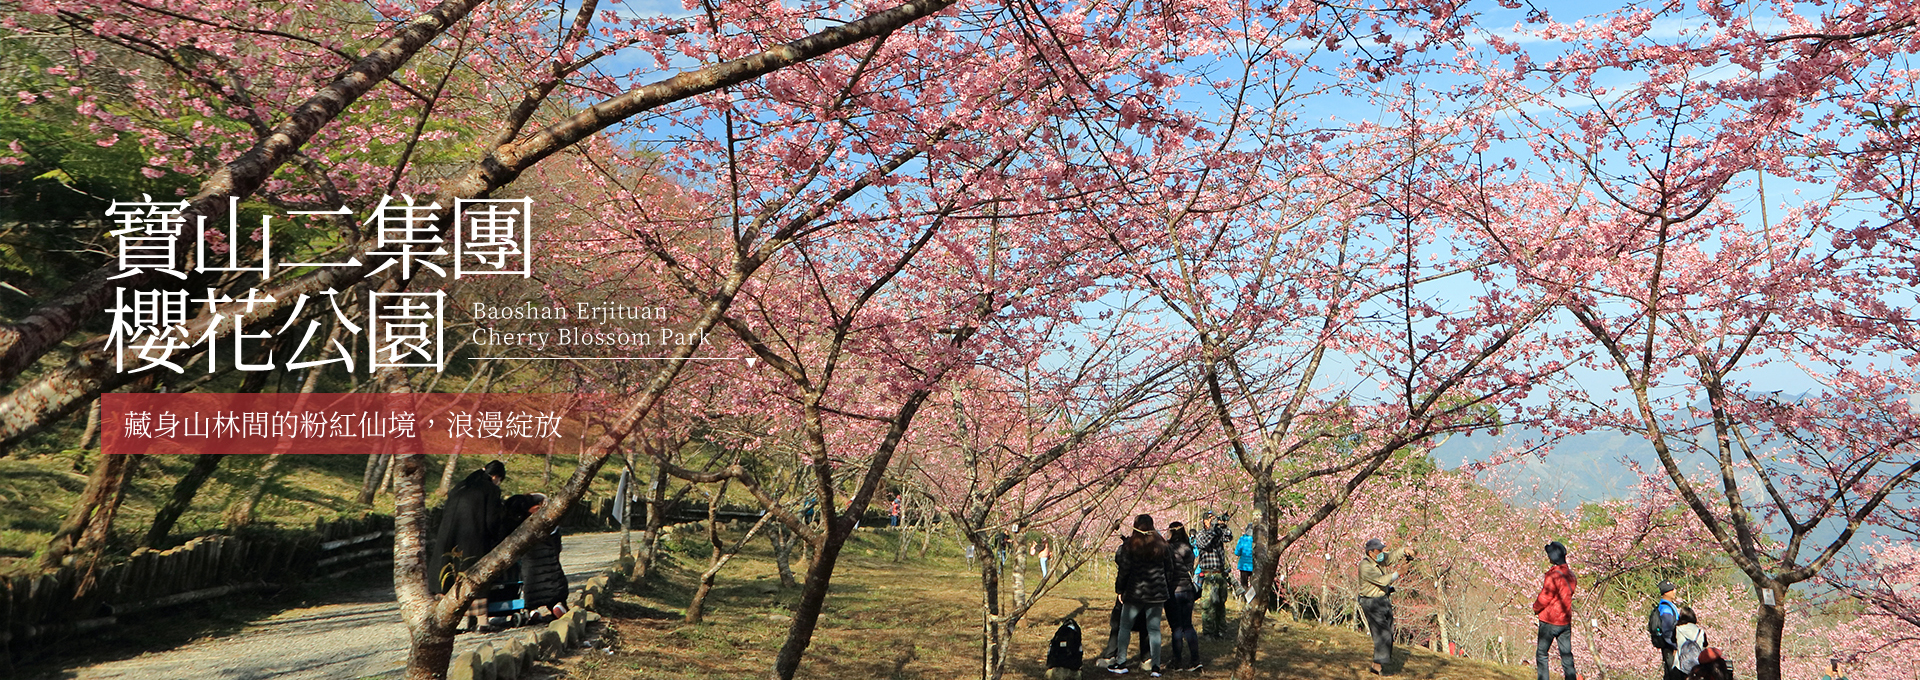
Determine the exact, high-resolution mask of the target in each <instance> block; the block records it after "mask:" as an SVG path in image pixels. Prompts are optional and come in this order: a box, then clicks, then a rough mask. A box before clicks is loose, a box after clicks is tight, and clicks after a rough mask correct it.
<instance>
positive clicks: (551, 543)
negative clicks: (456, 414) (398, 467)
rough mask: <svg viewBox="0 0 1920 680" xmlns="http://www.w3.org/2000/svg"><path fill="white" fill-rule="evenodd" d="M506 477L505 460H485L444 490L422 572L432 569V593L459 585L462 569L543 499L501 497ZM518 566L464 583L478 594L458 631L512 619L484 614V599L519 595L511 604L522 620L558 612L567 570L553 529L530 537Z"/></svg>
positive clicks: (486, 629) (485, 629)
mask: <svg viewBox="0 0 1920 680" xmlns="http://www.w3.org/2000/svg"><path fill="white" fill-rule="evenodd" d="M506 477H507V467H506V465H505V464H503V463H501V462H500V461H497V460H495V461H491V462H488V463H487V464H486V466H485V467H483V468H481V469H479V470H475V471H473V472H472V473H471V474H468V475H467V477H466V478H465V479H463V480H461V481H460V483H459V484H458V485H455V486H454V487H453V489H452V490H450V491H448V492H447V503H446V505H445V506H443V507H442V509H441V513H440V525H439V527H438V528H437V530H436V531H435V532H434V542H433V547H432V551H431V552H430V553H429V555H431V558H430V560H429V563H428V565H427V568H428V570H429V572H428V573H430V574H433V578H432V579H431V580H430V582H429V585H431V586H432V587H433V592H434V593H436V594H438V593H447V592H453V591H454V590H455V588H456V587H457V586H458V585H459V584H460V576H461V574H462V573H464V572H466V571H467V570H468V569H469V568H471V567H472V566H473V565H474V563H476V562H478V561H479V560H480V558H481V557H483V556H485V555H486V554H487V553H488V552H491V551H492V550H493V548H494V546H496V545H499V543H500V541H501V540H502V539H505V538H506V537H507V535H508V534H511V533H513V530H514V529H517V528H519V526H520V523H521V522H524V521H526V519H527V518H528V517H532V516H533V513H535V512H539V511H540V508H541V506H542V505H544V504H546V501H547V497H546V496H545V495H543V494H537V493H531V494H518V495H514V496H509V497H507V498H505V499H504V500H503V499H502V498H501V497H500V495H501V491H500V484H501V483H502V482H504V481H505V480H506ZM518 567H519V569H517V570H509V571H508V573H507V575H505V576H502V577H500V578H498V579H496V580H495V581H494V582H493V583H480V584H470V585H471V587H472V592H478V593H480V595H478V596H476V597H475V598H474V599H473V601H472V603H471V604H469V605H468V609H467V616H466V620H465V621H464V625H463V627H462V628H461V629H460V630H459V632H476V631H477V632H482V633H485V632H491V631H493V630H495V629H498V628H501V627H504V626H505V625H507V624H508V622H510V621H512V620H514V617H512V616H498V617H495V616H489V614H488V604H489V603H490V602H505V601H512V600H519V601H520V603H519V604H520V606H519V607H515V608H513V609H514V611H518V612H522V613H525V614H527V616H526V617H525V620H528V621H540V620H546V619H550V618H556V617H558V616H560V615H561V614H562V613H564V606H565V605H563V604H562V603H563V602H564V601H565V600H566V598H567V573H566V570H565V569H564V568H562V567H561V566H560V531H559V529H557V528H556V529H554V530H553V531H551V532H548V533H547V535H545V536H542V537H540V538H537V539H535V540H534V542H533V544H532V545H530V546H528V547H527V550H526V551H525V552H524V553H523V554H522V555H521V556H520V563H519V565H518ZM503 613H511V612H503Z"/></svg>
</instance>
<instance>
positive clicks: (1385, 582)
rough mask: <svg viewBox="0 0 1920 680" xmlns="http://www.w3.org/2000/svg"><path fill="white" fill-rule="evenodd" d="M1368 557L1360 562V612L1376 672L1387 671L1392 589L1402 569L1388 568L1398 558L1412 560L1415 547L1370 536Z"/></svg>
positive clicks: (1391, 642) (1389, 660) (1391, 623)
mask: <svg viewBox="0 0 1920 680" xmlns="http://www.w3.org/2000/svg"><path fill="white" fill-rule="evenodd" d="M1366 553H1367V559H1366V561H1364V562H1361V563H1360V593H1359V594H1360V612H1361V614H1363V615H1364V616H1366V619H1367V632H1368V633H1369V634H1371V635H1372V636H1373V664H1372V666H1371V670H1372V671H1373V674H1374V675H1384V674H1385V673H1386V666H1387V664H1389V663H1391V662H1392V661H1393V635H1394V633H1393V591H1394V585H1393V584H1394V583H1395V582H1398V581H1399V580H1400V572H1397V571H1387V569H1386V568H1387V567H1388V566H1390V565H1393V564H1397V563H1399V562H1411V561H1413V559H1414V557H1415V556H1416V555H1417V553H1415V552H1414V551H1413V550H1412V549H1407V550H1388V549H1387V544H1386V542H1385V541H1381V540H1380V539H1378V538H1369V539H1367V545H1366Z"/></svg>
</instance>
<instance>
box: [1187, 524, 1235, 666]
mask: <svg viewBox="0 0 1920 680" xmlns="http://www.w3.org/2000/svg"><path fill="white" fill-rule="evenodd" d="M1200 517H1201V520H1200V522H1201V524H1202V528H1201V530H1200V537H1199V538H1198V539H1197V540H1195V541H1194V542H1193V549H1194V552H1195V554H1197V555H1198V560H1197V565H1196V568H1197V570H1198V573H1199V577H1200V583H1201V584H1202V585H1204V586H1206V597H1207V604H1206V609H1204V610H1203V612H1202V615H1201V624H1202V627H1203V628H1205V629H1206V630H1205V632H1206V635H1207V637H1210V638H1215V639H1218V638H1224V637H1226V636H1227V590H1228V589H1230V588H1232V587H1233V585H1232V583H1231V582H1230V581H1228V580H1227V538H1228V535H1227V517H1226V516H1220V517H1215V516H1214V514H1213V512H1212V511H1208V512H1206V513H1203V514H1201V516H1200Z"/></svg>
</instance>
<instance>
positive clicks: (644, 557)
mask: <svg viewBox="0 0 1920 680" xmlns="http://www.w3.org/2000/svg"><path fill="white" fill-rule="evenodd" d="M666 515H667V468H666V466H664V465H658V464H656V465H654V466H653V484H652V485H650V486H648V487H647V531H646V533H644V534H641V538H640V560H639V565H638V567H637V568H636V569H635V573H636V574H637V576H636V578H646V576H647V573H648V572H649V571H651V570H652V569H653V560H654V557H656V556H658V555H659V554H660V529H661V528H662V527H665V526H666V521H667V517H666Z"/></svg>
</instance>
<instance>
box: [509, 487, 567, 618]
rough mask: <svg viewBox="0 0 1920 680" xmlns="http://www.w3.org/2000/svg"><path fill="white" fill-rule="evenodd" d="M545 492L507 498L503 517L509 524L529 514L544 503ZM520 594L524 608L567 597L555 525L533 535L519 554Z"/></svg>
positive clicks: (516, 525)
mask: <svg viewBox="0 0 1920 680" xmlns="http://www.w3.org/2000/svg"><path fill="white" fill-rule="evenodd" d="M546 502H547V497H546V495H545V494H537V493H530V494H521V495H518V496H514V497H512V498H508V499H507V502H506V508H507V517H508V521H509V523H510V524H511V526H510V527H509V529H508V532H509V533H511V532H512V529H513V528H517V527H519V526H520V523H521V522H524V521H526V520H527V518H529V517H532V516H533V513H536V512H539V511H540V506H542V505H545V504H546ZM520 583H521V586H520V588H521V590H520V596H521V598H523V599H525V600H526V604H527V609H529V610H534V609H539V608H541V607H549V606H552V605H556V604H560V603H561V602H565V601H566V600H567V570H566V569H565V568H563V567H561V566H560V529H559V527H555V528H554V529H553V530H552V531H549V532H547V535H546V536H543V537H540V538H536V539H534V540H533V544H532V545H529V546H527V551H526V552H525V553H522V554H521V555H520Z"/></svg>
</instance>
